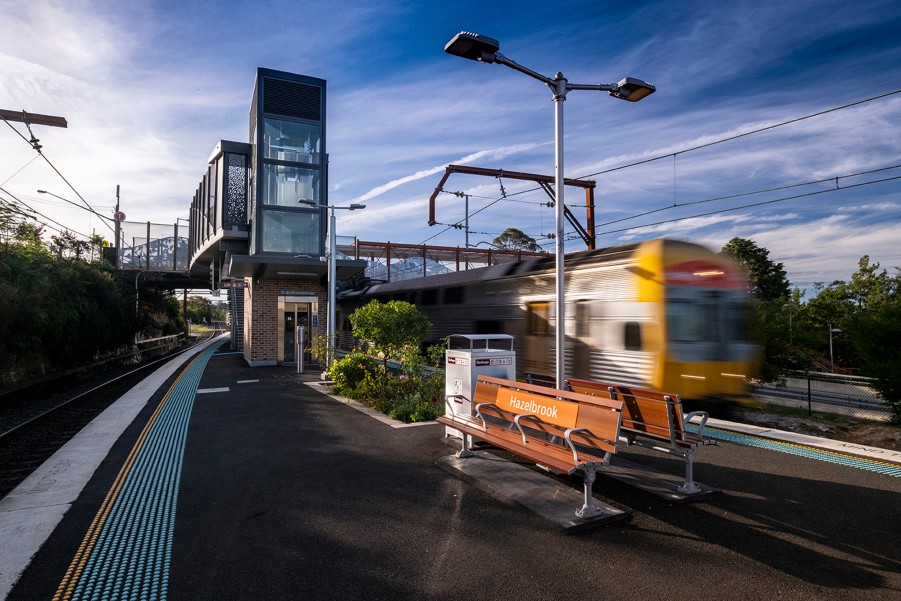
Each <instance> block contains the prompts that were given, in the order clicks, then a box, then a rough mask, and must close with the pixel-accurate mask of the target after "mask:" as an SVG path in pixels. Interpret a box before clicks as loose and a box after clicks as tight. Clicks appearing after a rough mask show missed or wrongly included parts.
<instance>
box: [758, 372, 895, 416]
mask: <svg viewBox="0 0 901 601" xmlns="http://www.w3.org/2000/svg"><path fill="white" fill-rule="evenodd" d="M870 382H871V380H870V379H869V378H863V377H860V376H845V375H839V374H830V373H824V372H816V371H787V372H784V373H783V374H782V378H781V380H780V381H778V382H769V383H766V384H758V385H757V386H755V387H754V390H753V395H754V398H756V399H757V400H759V401H762V402H764V403H768V404H770V405H781V406H783V407H793V408H796V409H803V410H806V411H807V412H808V414H810V415H813V414H814V413H831V414H835V415H843V416H847V417H855V418H859V419H867V420H874V421H888V420H889V419H890V417H891V408H890V407H889V405H888V403H886V402H885V401H884V400H883V399H882V397H881V396H880V395H879V393H878V392H876V391H875V390H874V389H873V388H872V387H871V386H870Z"/></svg>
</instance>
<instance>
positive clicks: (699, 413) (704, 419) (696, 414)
mask: <svg viewBox="0 0 901 601" xmlns="http://www.w3.org/2000/svg"><path fill="white" fill-rule="evenodd" d="M696 417H700V418H701V421H700V423H698V436H704V426H706V425H707V418H708V417H710V416H709V415H707V412H706V411H692V412H691V413H686V414H685V416H684V417H683V418H682V419H683V421H684V422H685V423H686V424H688V423H691V420H693V419H694V418H696Z"/></svg>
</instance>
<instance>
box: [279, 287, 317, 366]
mask: <svg viewBox="0 0 901 601" xmlns="http://www.w3.org/2000/svg"><path fill="white" fill-rule="evenodd" d="M318 306H319V299H317V298H316V297H305V296H300V297H295V296H280V297H279V301H278V360H279V362H281V363H282V364H285V365H294V364H296V363H297V355H296V348H297V328H298V327H299V326H303V329H304V339H303V345H302V348H303V350H304V351H303V352H304V361H305V362H309V361H310V360H311V359H312V356H311V354H310V349H311V346H312V345H311V343H312V341H313V340H314V339H315V338H316V336H317V335H318V325H319V324H318V321H319V320H318V318H317V311H318Z"/></svg>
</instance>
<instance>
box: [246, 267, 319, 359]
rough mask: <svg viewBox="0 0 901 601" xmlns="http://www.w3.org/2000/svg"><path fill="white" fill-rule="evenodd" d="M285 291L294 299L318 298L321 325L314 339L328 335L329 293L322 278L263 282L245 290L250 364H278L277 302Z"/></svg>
mask: <svg viewBox="0 0 901 601" xmlns="http://www.w3.org/2000/svg"><path fill="white" fill-rule="evenodd" d="M248 283H250V280H248ZM282 291H290V295H291V296H315V297H317V298H318V299H319V312H318V321H319V324H318V328H317V329H316V332H315V333H314V336H315V335H320V336H324V335H325V332H326V320H327V319H328V318H327V314H328V308H327V302H326V301H327V299H328V292H327V291H326V289H325V288H323V287H322V286H321V285H320V283H319V278H304V279H298V278H267V279H261V280H259V282H257V284H256V285H249V286H248V287H247V288H245V289H244V359H245V360H246V361H247V363H248V364H250V365H275V364H277V362H278V329H279V315H278V313H279V309H278V300H279V296H280V295H281V292H282Z"/></svg>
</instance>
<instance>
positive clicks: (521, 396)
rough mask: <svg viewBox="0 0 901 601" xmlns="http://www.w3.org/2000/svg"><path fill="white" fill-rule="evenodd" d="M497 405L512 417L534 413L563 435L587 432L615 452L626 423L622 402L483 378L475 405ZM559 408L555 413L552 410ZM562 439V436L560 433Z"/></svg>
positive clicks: (474, 396) (477, 383)
mask: <svg viewBox="0 0 901 601" xmlns="http://www.w3.org/2000/svg"><path fill="white" fill-rule="evenodd" d="M479 403H497V404H498V406H500V407H502V408H503V409H504V410H506V411H509V412H511V413H517V414H523V413H533V414H535V415H537V416H538V417H539V418H541V419H542V420H543V421H546V422H547V423H549V424H555V426H554V427H556V428H559V429H560V430H561V431H562V430H564V429H567V428H585V429H587V430H589V431H590V432H591V433H592V434H593V435H594V436H595V437H597V438H599V439H601V440H604V441H606V442H607V444H605V445H603V448H604V449H605V450H608V451H610V452H615V445H616V441H617V439H618V438H619V429H620V425H621V423H622V408H623V402H622V400H615V399H610V398H609V397H608V398H606V399H604V398H599V397H593V396H588V395H584V394H579V393H577V392H572V391H568V390H556V389H553V388H548V387H546V386H538V385H534V384H525V383H522V382H515V381H512V380H504V379H501V378H494V377H491V376H479V378H478V380H477V381H476V390H475V394H474V395H473V404H479ZM554 407H555V408H556V409H555V410H552V409H551V408H554ZM557 434H558V435H559V434H560V432H558V433H557Z"/></svg>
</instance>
